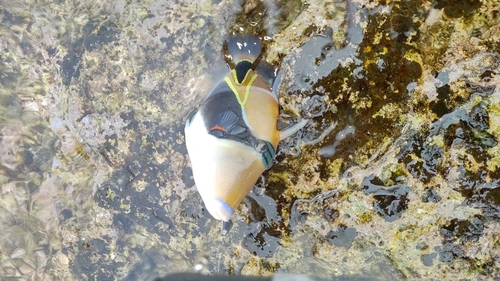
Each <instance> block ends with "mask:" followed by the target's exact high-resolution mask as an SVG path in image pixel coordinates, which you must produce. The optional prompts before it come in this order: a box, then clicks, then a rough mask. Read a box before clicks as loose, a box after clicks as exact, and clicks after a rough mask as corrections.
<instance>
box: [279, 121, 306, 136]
mask: <svg viewBox="0 0 500 281" xmlns="http://www.w3.org/2000/svg"><path fill="white" fill-rule="evenodd" d="M307 121H309V120H307V119H302V120H300V122H298V123H296V124H293V125H291V126H289V127H288V128H286V129H285V130H283V131H280V141H281V140H284V139H286V138H288V137H289V136H291V135H293V134H295V133H296V132H298V131H299V130H300V129H302V128H304V126H305V125H306V124H307Z"/></svg>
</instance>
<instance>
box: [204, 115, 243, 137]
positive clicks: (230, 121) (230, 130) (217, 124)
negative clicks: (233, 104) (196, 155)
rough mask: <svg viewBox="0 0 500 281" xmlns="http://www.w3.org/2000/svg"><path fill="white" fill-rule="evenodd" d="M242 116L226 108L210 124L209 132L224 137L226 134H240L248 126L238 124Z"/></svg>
mask: <svg viewBox="0 0 500 281" xmlns="http://www.w3.org/2000/svg"><path fill="white" fill-rule="evenodd" d="M239 119H240V118H239V117H238V114H236V113H235V112H234V111H231V110H226V111H222V112H221V113H219V115H217V117H216V118H215V119H214V120H213V122H212V124H210V131H209V133H210V134H212V135H214V136H216V137H223V136H224V135H226V134H231V135H235V134H240V133H243V132H245V131H246V128H244V127H242V126H240V125H238V124H236V123H237V122H238V120H239Z"/></svg>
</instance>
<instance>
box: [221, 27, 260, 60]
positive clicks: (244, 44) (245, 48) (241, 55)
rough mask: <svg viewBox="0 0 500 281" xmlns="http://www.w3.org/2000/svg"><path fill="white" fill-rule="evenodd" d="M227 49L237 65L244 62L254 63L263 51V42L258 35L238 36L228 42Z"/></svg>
mask: <svg viewBox="0 0 500 281" xmlns="http://www.w3.org/2000/svg"><path fill="white" fill-rule="evenodd" d="M227 49H228V51H229V54H231V57H232V58H233V62H234V63H235V64H238V63H239V62H240V61H242V60H245V61H250V62H251V63H253V62H254V61H255V60H256V59H257V58H258V57H259V55H260V52H261V51H262V40H261V39H260V38H259V37H258V36H256V35H250V34H247V35H236V36H233V37H231V38H229V39H228V40H227Z"/></svg>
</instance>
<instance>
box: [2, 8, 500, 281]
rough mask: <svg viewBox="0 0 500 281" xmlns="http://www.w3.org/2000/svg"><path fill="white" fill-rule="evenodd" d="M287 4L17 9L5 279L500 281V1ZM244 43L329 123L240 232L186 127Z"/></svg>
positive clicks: (294, 151)
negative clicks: (220, 207)
mask: <svg viewBox="0 0 500 281" xmlns="http://www.w3.org/2000/svg"><path fill="white" fill-rule="evenodd" d="M285 2H286V3H285ZM285 2H280V1H276V2H273V1H264V2H262V1H236V2H234V1H194V2H193V1H146V2H133V1H132V2H130V1H128V2H124V1H111V2H106V3H103V2H102V1H101V2H99V1H83V2H78V3H65V2H50V1H49V2H47V3H45V2H36V3H32V1H25V2H23V1H20V2H19V1H18V2H16V3H10V2H9V5H4V6H5V7H4V8H1V9H0V22H1V24H0V35H1V36H0V38H1V39H0V46H1V47H2V48H1V51H0V64H1V65H2V67H1V68H0V85H1V86H0V187H1V189H0V206H1V207H0V222H1V224H2V227H3V228H2V230H3V234H2V235H0V248H1V249H2V251H1V252H0V263H1V270H2V271H1V273H0V275H1V276H3V277H5V278H7V279H19V278H44V279H50V280H63V279H67V278H70V279H83V280H87V279H99V280H110V279H121V280H138V279H141V280H152V279H153V278H154V277H156V276H162V275H165V274H166V273H170V272H173V271H190V270H192V267H193V265H197V264H198V263H199V261H198V260H199V257H201V256H202V257H204V258H205V259H206V262H205V263H204V265H203V271H204V272H210V273H222V274H255V275H262V276H267V275H271V274H272V273H274V272H290V273H300V274H309V275H311V276H316V277H321V278H332V277H353V278H356V277H359V278H373V277H378V278H379V279H391V280H392V279H398V278H399V279H405V278H416V279H443V278H446V279H450V278H452V279H459V278H460V279H486V278H488V277H490V276H500V272H499V271H498V269H499V268H500V264H499V260H500V259H499V258H498V257H499V256H500V246H498V243H497V242H498V239H499V237H498V233H499V227H500V221H499V220H500V199H499V198H500V184H499V182H500V146H499V145H498V141H499V139H500V125H499V124H500V106H499V105H500V90H499V86H500V83H499V82H500V80H499V77H500V76H499V75H498V73H499V72H500V67H499V61H500V54H499V53H500V48H499V43H498V42H499V38H500V29H499V28H498V25H497V24H496V22H498V21H497V20H496V19H497V18H498V15H499V11H500V10H499V7H498V6H497V5H496V4H495V3H494V1H490V2H488V1H483V2H481V1H465V2H463V3H462V2H460V1H444V0H443V1H439V0H438V1H422V0H420V1H375V2H373V1H372V2H370V1H363V0H356V1H347V2H344V1H333V2H332V1H285ZM7 7H8V8H7ZM28 7H29V9H28ZM235 31H238V32H251V33H257V34H261V35H262V36H264V39H265V40H264V42H265V44H264V46H265V49H266V53H265V55H264V56H263V58H262V59H265V60H267V61H268V62H269V63H271V64H272V65H273V66H274V67H275V68H279V69H280V72H281V74H282V76H281V85H280V87H279V89H278V92H279V93H280V104H281V106H282V111H281V112H282V114H281V116H280V118H281V120H280V121H281V123H284V124H283V126H286V123H292V122H294V121H295V120H297V119H298V118H306V119H308V120H309V121H308V124H307V125H306V127H305V128H304V129H303V130H301V131H300V132H299V133H298V134H297V135H296V136H294V137H291V138H289V139H287V140H285V141H283V142H282V143H281V144H280V148H279V149H278V156H277V159H276V163H275V165H274V166H273V168H272V169H270V170H269V171H267V172H266V173H264V175H263V177H262V178H261V180H260V181H259V182H258V183H257V184H256V187H255V188H254V190H253V191H252V193H251V194H250V196H248V197H247V198H246V199H245V201H244V203H243V204H242V205H241V206H240V208H239V210H237V211H236V212H235V216H234V217H235V218H234V220H233V225H232V227H231V228H230V230H229V232H228V233H227V234H226V236H223V237H222V236H220V231H221V229H220V225H219V223H218V222H217V221H215V220H213V219H212V218H211V217H210V215H209V214H208V213H207V212H206V211H205V210H204V208H203V205H202V201H201V199H200V198H199V196H198V194H197V193H196V191H195V189H193V188H192V187H193V185H194V182H193V180H192V175H191V170H190V164H189V160H188V157H187V153H186V149H185V145H184V136H183V134H182V131H183V126H184V122H185V120H186V119H187V118H188V116H189V113H190V112H191V111H193V110H194V109H196V107H197V105H198V104H199V103H200V102H201V100H202V99H203V93H204V92H207V91H208V90H210V87H211V85H213V81H214V80H216V79H217V78H218V77H219V75H218V73H224V71H226V69H227V68H226V66H225V65H224V61H223V53H224V50H223V42H224V40H225V38H226V37H227V36H228V34H229V33H232V32H235ZM297 264H300V265H301V266H300V267H297Z"/></svg>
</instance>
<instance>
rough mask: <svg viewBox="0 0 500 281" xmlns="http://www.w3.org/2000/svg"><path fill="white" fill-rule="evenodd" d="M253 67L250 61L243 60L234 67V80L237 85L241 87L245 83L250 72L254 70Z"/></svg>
mask: <svg viewBox="0 0 500 281" xmlns="http://www.w3.org/2000/svg"><path fill="white" fill-rule="evenodd" d="M252 65H253V64H252V62H251V61H249V60H241V61H239V62H238V63H237V64H236V66H235V67H234V73H235V75H234V76H235V77H234V78H235V80H236V81H235V82H236V83H238V84H240V85H241V84H242V83H243V81H245V78H246V77H247V74H248V72H249V71H250V70H251V69H252Z"/></svg>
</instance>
